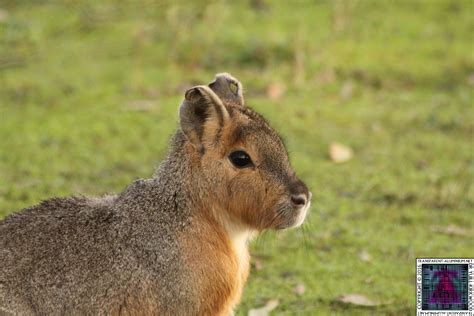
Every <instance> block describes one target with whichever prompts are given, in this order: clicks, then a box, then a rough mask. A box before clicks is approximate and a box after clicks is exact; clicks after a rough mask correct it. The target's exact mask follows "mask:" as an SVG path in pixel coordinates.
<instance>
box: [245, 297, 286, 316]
mask: <svg viewBox="0 0 474 316" xmlns="http://www.w3.org/2000/svg"><path fill="white" fill-rule="evenodd" d="M278 304H280V302H279V301H278V300H276V299H275V300H270V301H268V302H267V304H266V305H265V306H263V307H260V308H255V309H251V310H249V313H248V316H268V315H270V312H271V311H272V310H274V309H275V308H277V306H278Z"/></svg>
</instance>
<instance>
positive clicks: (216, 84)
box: [209, 73, 244, 106]
mask: <svg viewBox="0 0 474 316" xmlns="http://www.w3.org/2000/svg"><path fill="white" fill-rule="evenodd" d="M209 88H211V89H212V91H214V92H215V93H216V94H217V95H218V96H219V98H221V99H222V100H224V101H226V102H229V103H233V104H237V105H240V106H244V96H243V93H242V84H241V83H240V81H239V80H237V79H235V78H234V77H232V76H231V75H230V74H228V73H221V74H217V75H216V78H215V79H214V81H213V82H211V83H210V84H209Z"/></svg>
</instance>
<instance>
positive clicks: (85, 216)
mask: <svg viewBox="0 0 474 316" xmlns="http://www.w3.org/2000/svg"><path fill="white" fill-rule="evenodd" d="M239 150H240V151H245V152H246V153H247V154H248V155H249V156H250V157H251V161H252V163H251V164H249V166H246V167H245V168H240V167H238V166H237V165H235V163H234V162H232V161H231V158H230V154H231V153H232V152H234V151H239ZM298 197H299V199H300V200H299V202H298V199H296V198H298ZM301 199H302V200H301ZM309 199H310V194H309V192H308V189H307V188H306V186H305V185H304V183H302V182H301V181H300V180H299V179H298V178H297V177H296V176H295V174H294V172H293V171H292V169H291V167H290V163H289V160H288V155H287V152H286V150H285V147H284V145H283V143H282V141H281V139H280V137H279V136H278V134H277V133H276V132H275V131H274V130H273V129H272V128H271V127H270V126H269V124H268V123H267V122H266V121H265V120H264V119H263V118H262V117H261V116H260V115H259V114H257V113H255V112H254V111H252V110H251V109H249V108H247V107H246V106H245V105H244V99H243V95H242V86H241V84H240V82H238V81H237V80H236V79H235V78H233V77H231V76H230V75H227V74H222V75H218V76H217V77H216V79H215V81H213V82H212V83H211V84H209V86H197V87H194V88H192V89H190V90H188V91H187V92H186V94H185V100H184V101H183V103H182V105H181V106H180V129H178V131H177V132H176V134H175V135H174V137H173V138H172V141H171V145H170V150H169V153H168V155H167V157H166V158H165V160H164V161H163V162H162V163H161V165H160V167H159V169H158V171H157V172H156V174H155V176H154V177H153V178H152V179H147V180H137V181H135V182H133V183H132V184H130V185H129V186H128V187H127V188H126V189H125V190H124V191H123V192H122V193H120V194H118V195H116V196H108V197H103V198H99V199H94V198H86V197H73V198H64V199H58V198H55V199H51V200H47V201H44V202H42V203H41V204H39V205H37V206H33V207H31V208H28V209H25V210H23V211H21V212H19V213H16V214H12V215H10V216H9V217H7V218H6V219H5V220H4V221H1V222H0V262H1V263H2V264H1V265H0V314H2V313H7V314H8V313H12V314H22V315H32V314H48V315H58V314H98V315H105V314H106V315H229V314H231V313H232V311H233V309H234V308H235V306H236V304H238V302H239V300H240V297H241V294H242V290H243V287H244V285H245V282H246V280H247V277H248V273H249V258H250V256H249V253H248V249H247V242H248V241H249V240H250V239H251V238H252V236H254V235H255V234H257V233H259V232H261V231H263V230H265V229H272V228H273V229H282V228H288V227H292V226H296V225H299V224H301V222H302V221H303V219H304V216H305V214H306V211H307V209H308V207H309Z"/></svg>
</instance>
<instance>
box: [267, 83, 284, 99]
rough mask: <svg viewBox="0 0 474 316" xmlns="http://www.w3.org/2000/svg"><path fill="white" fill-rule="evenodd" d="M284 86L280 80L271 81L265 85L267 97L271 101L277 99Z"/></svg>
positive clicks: (282, 92) (281, 93)
mask: <svg viewBox="0 0 474 316" xmlns="http://www.w3.org/2000/svg"><path fill="white" fill-rule="evenodd" d="M285 91H286V86H285V85H284V84H283V83H281V82H272V83H270V84H269V85H268V86H267V97H268V98H269V99H270V100H272V101H278V100H280V99H281V97H282V96H283V95H284V94H285Z"/></svg>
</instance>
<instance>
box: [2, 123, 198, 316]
mask: <svg viewBox="0 0 474 316" xmlns="http://www.w3.org/2000/svg"><path fill="white" fill-rule="evenodd" d="M183 141H184V136H183V135H182V134H181V132H177V134H176V135H175V137H174V138H173V140H172V144H171V150H170V152H169V154H168V156H167V158H166V159H165V160H164V161H163V162H162V164H161V167H160V169H159V170H158V171H157V174H156V176H155V177H154V178H152V179H148V180H137V181H135V182H133V183H132V184H131V185H129V186H128V187H127V188H126V189H125V191H124V192H122V193H121V194H120V195H117V196H106V197H103V198H87V197H71V198H53V199H50V200H46V201H44V202H42V203H41V204H39V205H36V206H33V207H30V208H27V209H25V210H23V211H21V212H19V213H14V214H11V215H10V216H8V217H7V218H6V219H4V220H3V221H1V222H0V315H1V314H2V312H3V313H5V312H7V314H8V312H9V311H14V312H15V314H17V313H18V314H21V315H29V314H40V315H57V314H67V315H70V314H104V313H106V314H110V313H111V312H115V313H120V310H117V308H119V309H120V308H127V304H130V302H129V300H130V297H134V296H141V297H143V293H144V292H146V291H149V290H150V287H147V284H151V283H153V284H159V288H160V289H162V290H163V291H160V293H148V294H149V295H150V297H155V298H158V299H157V300H156V299H155V300H154V301H155V302H156V304H160V302H168V304H166V305H169V306H173V308H174V310H173V311H174V312H176V310H175V309H176V306H180V308H181V309H182V313H183V314H187V312H189V311H191V310H192V308H193V305H194V303H195V302H187V301H179V300H183V299H184V298H189V297H192V295H188V294H190V293H188V292H189V291H192V289H191V288H189V286H187V285H186V282H185V278H186V274H187V272H186V270H185V269H186V267H185V266H184V265H181V264H179V263H180V260H181V258H180V253H179V251H178V249H177V241H176V238H175V235H176V234H177V233H179V231H181V230H182V229H184V228H185V227H186V226H187V225H188V224H189V222H190V221H192V217H191V214H190V213H189V207H187V206H186V203H187V202H186V201H188V200H189V199H188V196H187V194H188V193H187V192H188V190H187V189H186V186H183V177H189V176H190V174H189V170H187V169H188V164H187V162H186V158H185V157H184V156H183V155H182V154H181V153H180V150H181V149H180V148H181V147H182V146H181V143H182V142H183ZM104 302H106V303H104ZM104 304H107V305H104ZM159 307H160V310H164V311H166V306H165V305H160V306H159ZM170 313H171V311H170Z"/></svg>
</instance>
